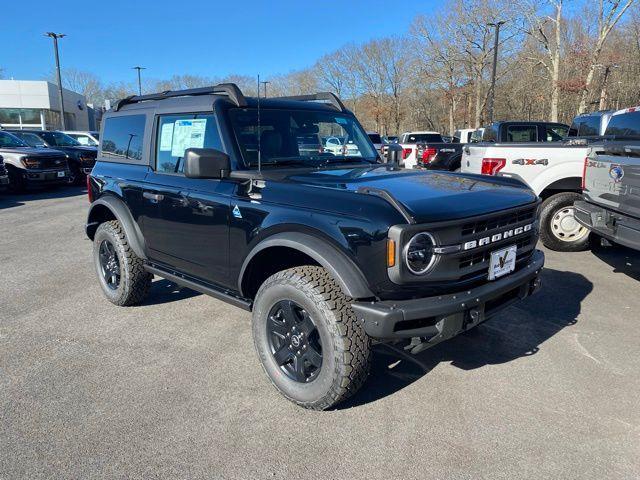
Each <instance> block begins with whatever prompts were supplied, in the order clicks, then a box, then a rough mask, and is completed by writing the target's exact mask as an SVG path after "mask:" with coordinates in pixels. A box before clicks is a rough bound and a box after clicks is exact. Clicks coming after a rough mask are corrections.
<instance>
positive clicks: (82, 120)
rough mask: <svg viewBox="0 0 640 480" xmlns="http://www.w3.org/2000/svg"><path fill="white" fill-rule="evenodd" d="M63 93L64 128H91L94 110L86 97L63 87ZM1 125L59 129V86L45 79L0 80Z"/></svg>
mask: <svg viewBox="0 0 640 480" xmlns="http://www.w3.org/2000/svg"><path fill="white" fill-rule="evenodd" d="M62 95H63V97H64V114H65V120H66V124H67V125H66V127H67V130H93V129H94V128H95V120H94V118H92V117H93V110H92V109H90V108H89V107H88V106H87V101H86V99H85V97H84V96H83V95H81V94H79V93H76V92H72V91H71V90H67V89H66V88H65V89H63V91H62ZM0 126H2V127H4V128H30V129H42V130H57V129H61V128H62V122H61V121H60V98H59V95H58V87H57V86H56V85H55V84H54V83H51V82H47V81H44V80H42V81H40V80H36V81H32V80H0Z"/></svg>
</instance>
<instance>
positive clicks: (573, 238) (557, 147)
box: [461, 112, 611, 252]
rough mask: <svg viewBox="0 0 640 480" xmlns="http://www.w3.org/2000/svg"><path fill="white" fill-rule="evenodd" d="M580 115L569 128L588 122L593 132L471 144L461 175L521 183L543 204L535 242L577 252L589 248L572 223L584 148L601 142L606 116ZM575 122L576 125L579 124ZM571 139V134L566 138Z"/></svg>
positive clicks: (582, 232)
mask: <svg viewBox="0 0 640 480" xmlns="http://www.w3.org/2000/svg"><path fill="white" fill-rule="evenodd" d="M604 113H608V112H594V113H592V114H583V115H579V116H578V117H576V119H574V122H573V123H572V129H574V133H573V135H576V133H575V130H576V129H575V128H574V125H576V124H577V123H585V122H591V123H593V130H594V132H595V134H592V135H590V136H585V137H582V138H581V137H577V138H572V137H571V136H569V137H567V138H565V140H564V141H562V142H525V143H471V144H468V145H465V146H464V147H463V153H462V161H461V171H462V172H463V173H481V174H483V175H497V176H503V177H510V178H516V179H519V180H522V181H523V182H525V183H526V184H528V185H529V186H530V187H531V188H532V189H533V191H534V192H536V194H537V195H538V196H540V197H541V198H542V200H543V202H542V207H541V211H540V240H541V241H542V243H543V244H544V245H545V246H546V247H548V248H551V249H552V250H559V251H564V252H576V251H580V250H585V249H586V248H588V246H589V231H588V230H587V229H586V228H585V227H584V226H583V225H581V224H580V223H578V222H577V221H576V220H575V216H574V213H575V209H574V207H573V202H574V201H576V200H580V199H581V198H582V197H581V191H582V175H583V172H584V166H585V158H586V157H587V152H588V151H589V144H591V143H594V142H596V141H598V140H599V139H601V138H602V137H599V136H598V135H601V134H602V133H603V132H604V131H605V128H606V122H608V121H609V118H611V115H609V114H607V115H604ZM578 121H579V122H578ZM570 135H571V134H570Z"/></svg>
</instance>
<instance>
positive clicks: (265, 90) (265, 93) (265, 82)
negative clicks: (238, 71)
mask: <svg viewBox="0 0 640 480" xmlns="http://www.w3.org/2000/svg"><path fill="white" fill-rule="evenodd" d="M260 83H261V84H262V85H263V86H264V98H267V84H269V83H271V82H269V81H266V80H265V81H264V82H260Z"/></svg>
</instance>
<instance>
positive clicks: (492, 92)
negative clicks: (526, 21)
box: [487, 21, 505, 123]
mask: <svg viewBox="0 0 640 480" xmlns="http://www.w3.org/2000/svg"><path fill="white" fill-rule="evenodd" d="M504 24H505V22H503V21H499V22H495V23H487V26H489V27H494V28H495V29H496V37H495V43H494V45H493V70H492V71H491V88H490V90H489V109H488V110H489V123H493V101H494V97H495V94H496V69H497V66H498V40H499V39H500V26H502V25H504Z"/></svg>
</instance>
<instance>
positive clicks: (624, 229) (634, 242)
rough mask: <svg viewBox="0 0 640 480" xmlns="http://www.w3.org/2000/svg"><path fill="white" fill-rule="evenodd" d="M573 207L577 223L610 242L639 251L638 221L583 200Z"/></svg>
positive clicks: (639, 227) (639, 231)
mask: <svg viewBox="0 0 640 480" xmlns="http://www.w3.org/2000/svg"><path fill="white" fill-rule="evenodd" d="M573 206H574V208H575V218H576V220H577V222H578V223H580V224H582V225H584V226H585V227H587V228H588V229H589V230H591V231H592V232H594V233H596V234H598V235H600V236H601V237H604V238H606V239H608V240H611V241H612V242H615V243H619V244H620V245H624V246H625V247H629V248H633V249H635V250H640V219H637V218H633V217H630V216H629V215H625V214H623V213H619V212H616V211H614V210H609V209H607V208H604V207H600V206H598V205H594V204H593V203H589V202H586V201H584V200H578V201H577V202H574V204H573Z"/></svg>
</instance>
